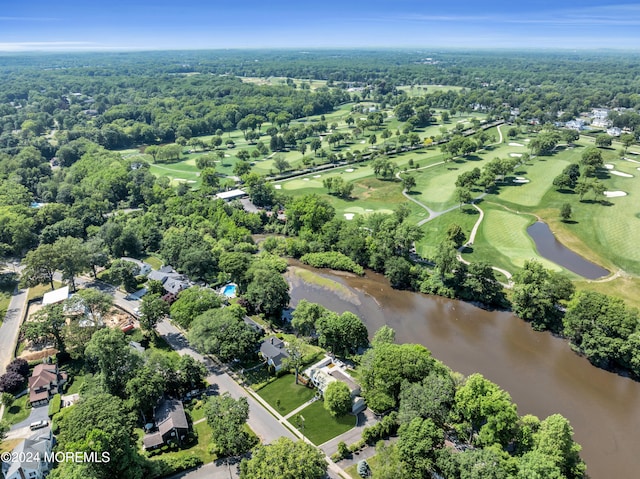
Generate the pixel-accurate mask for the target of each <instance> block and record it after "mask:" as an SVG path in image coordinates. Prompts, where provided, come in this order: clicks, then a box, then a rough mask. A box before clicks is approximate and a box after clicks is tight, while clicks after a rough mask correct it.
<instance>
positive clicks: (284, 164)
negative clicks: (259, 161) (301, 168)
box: [273, 156, 291, 174]
mask: <svg viewBox="0 0 640 479" xmlns="http://www.w3.org/2000/svg"><path fill="white" fill-rule="evenodd" d="M273 166H274V167H275V168H276V170H278V171H279V172H280V174H282V173H284V172H285V171H287V170H288V169H290V168H291V165H290V164H289V162H288V161H287V160H285V159H284V157H282V156H276V157H275V158H274V159H273Z"/></svg>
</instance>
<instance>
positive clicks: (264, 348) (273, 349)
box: [260, 336, 289, 371]
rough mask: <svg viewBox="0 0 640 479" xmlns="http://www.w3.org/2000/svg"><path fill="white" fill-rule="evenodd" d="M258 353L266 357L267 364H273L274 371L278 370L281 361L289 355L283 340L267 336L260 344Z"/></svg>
mask: <svg viewBox="0 0 640 479" xmlns="http://www.w3.org/2000/svg"><path fill="white" fill-rule="evenodd" d="M260 354H261V355H262V357H263V358H264V359H266V361H267V364H268V365H269V366H273V367H274V368H275V370H276V371H280V370H281V369H282V366H283V364H282V363H283V361H284V360H285V359H287V358H288V357H289V353H287V350H286V349H285V344H284V341H282V340H281V339H278V338H276V337H275V336H269V337H268V338H267V339H265V340H264V341H262V343H261V344H260Z"/></svg>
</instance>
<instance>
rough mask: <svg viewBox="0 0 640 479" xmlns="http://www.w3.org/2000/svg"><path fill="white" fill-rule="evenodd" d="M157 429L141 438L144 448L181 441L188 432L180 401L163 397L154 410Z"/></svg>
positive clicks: (187, 424)
mask: <svg viewBox="0 0 640 479" xmlns="http://www.w3.org/2000/svg"><path fill="white" fill-rule="evenodd" d="M155 418H156V427H157V429H158V430H157V431H155V432H153V433H151V434H147V435H145V436H144V438H143V439H142V444H143V446H144V448H145V449H154V448H156V447H160V446H162V445H164V444H171V443H174V442H177V443H178V444H180V443H182V441H184V439H185V438H186V437H187V434H188V433H189V423H188V422H187V416H186V414H185V413H184V407H183V406H182V401H179V400H177V399H165V400H164V401H162V402H161V403H160V405H159V406H158V407H157V408H156V410H155Z"/></svg>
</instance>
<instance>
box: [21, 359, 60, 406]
mask: <svg viewBox="0 0 640 479" xmlns="http://www.w3.org/2000/svg"><path fill="white" fill-rule="evenodd" d="M66 382H67V373H65V372H64V371H58V365H57V364H44V363H42V364H38V365H37V366H36V367H35V368H33V374H31V377H30V378H29V402H30V403H31V405H32V406H41V405H43V404H47V403H48V402H49V399H51V397H52V396H54V395H56V394H58V393H59V392H60V390H61V388H62V386H63V385H64V384H65V383H66Z"/></svg>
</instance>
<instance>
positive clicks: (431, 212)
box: [396, 125, 513, 288]
mask: <svg viewBox="0 0 640 479" xmlns="http://www.w3.org/2000/svg"><path fill="white" fill-rule="evenodd" d="M501 127H502V125H498V127H497V130H498V135H499V139H498V141H497V142H495V143H492V145H499V144H501V143H502V142H503V141H504V136H503V135H502V129H501ZM444 163H445V162H444V161H439V162H438V163H434V164H432V165H427V166H422V167H420V168H414V169H413V170H411V171H418V170H426V169H427V168H433V167H434V166H438V165H442V164H444ZM396 178H397V179H399V180H401V179H402V178H401V177H400V172H398V173H396ZM402 195H403V196H404V197H405V198H407V199H408V200H410V201H413V202H414V203H415V204H417V205H418V206H420V207H421V208H423V209H424V210H425V211H426V212H427V213H429V216H428V217H427V218H424V219H422V220H420V221H418V223H417V225H418V226H422V225H423V224H425V223H428V222H429V221H432V220H434V219H435V218H437V217H438V216H442V215H444V214H446V213H449V212H450V211H453V210H457V209H458V208H460V207H461V206H462V205H456V206H452V207H451V208H447V209H446V210H442V211H434V210H432V209H431V208H429V207H428V206H427V205H425V204H424V203H422V202H420V201H418V200H416V199H415V198H412V197H411V196H410V195H409V193H408V192H407V189H406V188H403V189H402ZM486 195H487V193H482V194H481V195H479V196H477V197H476V198H474V199H473V202H472V203H471V206H473V207H474V208H475V209H476V210H478V211H479V212H480V217H479V218H478V221H476V224H475V225H473V229H472V230H471V234H470V235H469V241H467V242H466V243H465V244H464V245H462V246H460V248H458V254H457V257H458V260H459V261H460V262H462V263H464V264H470V262H469V261H467V260H465V259H463V258H462V254H461V253H462V251H464V249H465V247H467V246H470V245H472V244H473V242H474V241H475V239H476V233H477V232H478V228H479V227H480V223H482V220H483V218H484V211H482V209H480V208H479V207H478V206H477V205H476V204H475V202H476V201H478V200H480V199H482V198H484V197H485V196H486ZM414 247H415V245H414ZM491 269H493V270H494V271H498V272H500V273H502V274H503V275H505V276H506V278H507V280H509V282H508V283H507V284H504V283H503V286H505V287H506V288H511V287H512V286H513V281H512V280H511V278H512V277H513V275H512V274H511V273H510V272H509V271H507V270H506V269H502V268H498V267H497V266H491Z"/></svg>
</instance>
